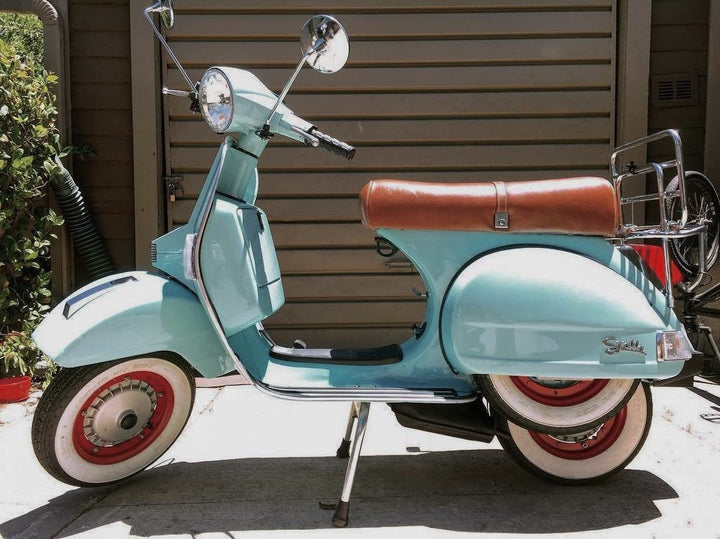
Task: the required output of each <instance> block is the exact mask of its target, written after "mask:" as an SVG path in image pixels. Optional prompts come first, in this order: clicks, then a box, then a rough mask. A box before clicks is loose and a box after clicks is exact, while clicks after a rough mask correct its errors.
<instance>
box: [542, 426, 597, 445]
mask: <svg viewBox="0 0 720 539" xmlns="http://www.w3.org/2000/svg"><path fill="white" fill-rule="evenodd" d="M602 428H603V425H599V426H597V427H595V428H594V429H589V430H586V431H583V432H578V433H576V434H567V435H560V434H552V435H550V438H553V439H554V440H557V441H558V442H562V443H564V444H586V443H587V442H588V441H589V440H593V439H595V438H597V437H598V434H599V433H600V429H602Z"/></svg>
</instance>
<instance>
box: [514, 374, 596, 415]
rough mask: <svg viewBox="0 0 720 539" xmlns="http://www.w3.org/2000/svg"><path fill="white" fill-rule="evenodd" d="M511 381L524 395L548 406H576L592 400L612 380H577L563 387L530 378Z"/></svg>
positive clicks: (525, 377) (516, 378) (523, 377)
mask: <svg viewBox="0 0 720 539" xmlns="http://www.w3.org/2000/svg"><path fill="white" fill-rule="evenodd" d="M510 379H511V380H512V381H513V384H515V387H517V388H518V389H519V390H520V391H521V392H522V393H523V395H525V396H527V397H528V398H530V399H532V400H533V401H535V402H537V403H540V404H544V405H546V406H558V407H562V406H575V405H577V404H581V403H583V402H586V401H588V400H590V399H592V398H593V397H594V396H595V395H597V394H598V393H600V392H601V391H602V390H603V389H604V388H605V386H606V385H607V384H608V383H609V382H610V380H577V381H575V382H573V383H571V384H568V385H566V386H562V387H552V386H551V385H544V384H542V383H540V382H538V380H536V379H535V378H530V377H528V376H511V377H510Z"/></svg>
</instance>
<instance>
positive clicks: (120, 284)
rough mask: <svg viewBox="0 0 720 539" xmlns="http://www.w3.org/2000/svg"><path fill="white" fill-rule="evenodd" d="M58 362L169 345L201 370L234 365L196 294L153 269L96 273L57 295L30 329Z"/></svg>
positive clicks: (73, 363) (210, 373) (213, 372)
mask: <svg viewBox="0 0 720 539" xmlns="http://www.w3.org/2000/svg"><path fill="white" fill-rule="evenodd" d="M33 339H34V340H35V342H36V343H37V344H38V346H39V347H40V349H41V350H42V351H43V352H44V353H45V354H47V355H48V356H49V357H50V358H52V359H53V361H55V362H56V363H58V364H59V365H62V366H63V367H78V366H81V365H90V364H93V363H101V362H103V361H110V360H113V359H120V358H124V357H131V356H137V355H142V354H149V353H152V352H161V351H169V352H174V353H176V354H179V355H180V356H182V357H183V358H185V360H187V361H188V362H189V363H190V364H191V365H192V366H193V367H195V368H196V369H197V370H198V371H199V372H200V373H201V374H202V375H203V376H206V377H214V376H219V375H221V374H224V373H226V372H230V371H232V370H234V368H235V367H234V365H233V363H232V360H231V359H230V358H229V357H227V355H226V354H225V353H224V351H223V350H222V346H221V344H220V343H219V341H218V339H217V336H216V335H215V333H214V332H213V330H212V328H211V326H210V323H209V322H208V319H207V315H206V314H205V311H204V310H203V308H202V306H201V305H200V303H199V301H198V299H197V296H195V294H193V293H192V292H190V291H189V290H188V289H187V288H185V287H183V286H182V285H180V284H178V283H176V282H174V281H170V280H168V279H167V278H165V277H162V276H161V275H158V274H153V273H146V272H128V273H122V274H118V275H113V276H111V277H108V278H105V279H100V280H98V281H95V282H93V283H91V284H89V285H88V286H86V287H84V288H82V289H80V290H78V291H77V292H75V293H74V294H72V295H71V296H70V297H68V298H67V299H65V300H64V301H62V302H61V303H60V304H59V305H58V306H57V307H55V308H54V309H53V310H52V312H50V314H48V316H47V317H46V318H45V320H43V322H42V323H41V324H40V326H38V328H37V329H36V330H35V332H34V333H33Z"/></svg>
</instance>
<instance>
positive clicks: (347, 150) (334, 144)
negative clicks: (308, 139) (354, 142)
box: [308, 127, 355, 161]
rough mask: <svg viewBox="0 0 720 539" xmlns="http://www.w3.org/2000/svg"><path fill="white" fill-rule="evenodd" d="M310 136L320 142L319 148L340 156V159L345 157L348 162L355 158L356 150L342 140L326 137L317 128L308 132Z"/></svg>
mask: <svg viewBox="0 0 720 539" xmlns="http://www.w3.org/2000/svg"><path fill="white" fill-rule="evenodd" d="M308 134H310V135H311V136H313V137H315V138H316V139H317V140H318V142H319V146H320V147H322V148H324V149H326V150H327V151H329V152H331V153H334V154H335V155H339V156H340V157H344V158H345V159H347V160H348V161H349V160H350V159H352V158H353V157H355V148H353V147H352V146H350V145H349V144H347V143H345V142H342V141H340V140H337V139H334V138H332V137H331V136H329V135H326V134H325V133H323V132H321V131H318V129H317V128H314V127H313V128H312V129H310V130H309V131H308Z"/></svg>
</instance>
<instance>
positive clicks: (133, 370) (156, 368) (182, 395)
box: [32, 357, 195, 486]
mask: <svg viewBox="0 0 720 539" xmlns="http://www.w3.org/2000/svg"><path fill="white" fill-rule="evenodd" d="M194 398H195V382H194V378H193V375H192V371H191V370H190V368H189V366H188V365H187V364H186V363H185V362H183V361H176V360H175V359H170V358H155V357H153V358H151V357H140V358H132V359H125V360H119V361H112V362H108V363H101V364H97V365H90V366H87V367H78V368H74V369H63V370H62V371H60V373H58V375H57V376H56V377H55V379H54V380H53V382H52V383H51V384H50V386H49V387H48V389H47V390H46V391H45V393H44V395H43V396H42V398H41V399H40V402H39V403H38V407H37V409H36V411H35V417H34V420H33V426H32V441H33V448H34V449H35V454H36V456H37V458H38V460H39V461H40V464H42V466H43V467H44V468H45V469H46V470H47V471H48V472H49V473H50V474H51V475H52V476H54V477H55V478H57V479H59V480H60V481H63V482H65V483H69V484H72V485H79V486H99V485H105V484H108V483H113V482H115V481H119V480H121V479H125V478H126V477H129V476H131V475H133V474H135V473H137V472H139V471H141V470H143V469H145V468H146V467H147V466H149V465H150V464H152V463H153V462H154V461H155V460H157V459H158V458H159V457H160V456H161V455H162V454H163V453H164V452H165V451H166V450H167V449H168V448H169V447H170V446H171V445H172V443H173V442H174V441H175V439H176V438H177V437H178V436H179V435H180V432H181V431H182V429H183V427H184V426H185V423H186V422H187V419H188V417H189V416H190V412H191V410H192V405H193V401H194Z"/></svg>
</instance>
